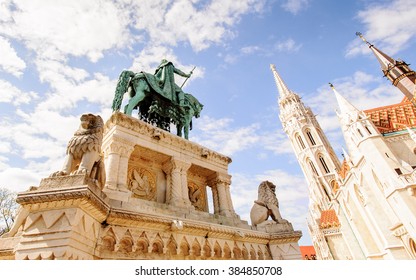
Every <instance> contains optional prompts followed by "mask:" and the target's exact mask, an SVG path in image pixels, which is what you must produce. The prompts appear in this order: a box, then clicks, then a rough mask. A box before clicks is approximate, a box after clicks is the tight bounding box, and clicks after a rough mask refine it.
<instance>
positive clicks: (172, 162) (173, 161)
mask: <svg viewBox="0 0 416 280" xmlns="http://www.w3.org/2000/svg"><path fill="white" fill-rule="evenodd" d="M190 167H191V163H189V162H187V161H184V160H182V159H178V158H175V157H171V158H170V159H169V160H167V161H166V162H165V163H163V166H162V169H163V171H164V172H165V173H171V172H172V170H180V171H187V170H188V169H189V168H190Z"/></svg>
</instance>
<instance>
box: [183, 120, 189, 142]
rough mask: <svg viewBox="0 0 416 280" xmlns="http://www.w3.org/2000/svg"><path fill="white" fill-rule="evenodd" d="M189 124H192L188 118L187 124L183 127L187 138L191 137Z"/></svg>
mask: <svg viewBox="0 0 416 280" xmlns="http://www.w3.org/2000/svg"><path fill="white" fill-rule="evenodd" d="M189 124H190V122H188V120H187V121H186V124H185V126H184V127H183V136H184V137H185V139H187V140H188V139H189Z"/></svg>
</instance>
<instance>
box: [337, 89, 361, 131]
mask: <svg viewBox="0 0 416 280" xmlns="http://www.w3.org/2000/svg"><path fill="white" fill-rule="evenodd" d="M329 86H330V87H331V89H332V90H333V91H334V93H335V98H336V99H337V103H338V107H339V112H338V116H339V118H340V119H341V121H342V122H343V123H344V124H346V123H349V122H351V121H356V120H358V119H359V118H360V116H361V117H363V116H362V115H363V113H362V112H361V111H360V110H358V109H357V108H355V106H354V105H352V104H351V103H350V102H348V101H347V100H346V99H345V98H344V97H343V96H342V95H341V94H339V93H338V91H337V90H336V89H335V87H334V85H333V84H331V83H329Z"/></svg>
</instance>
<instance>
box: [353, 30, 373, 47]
mask: <svg viewBox="0 0 416 280" xmlns="http://www.w3.org/2000/svg"><path fill="white" fill-rule="evenodd" d="M355 35H357V36H358V37H360V38H361V40H363V41H364V43H366V44H367V45H368V46H369V47H371V46H372V45H371V44H370V43H369V42H368V41H367V40H366V39H365V38H364V36H363V34H362V33H361V32H355Z"/></svg>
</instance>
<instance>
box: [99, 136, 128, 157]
mask: <svg viewBox="0 0 416 280" xmlns="http://www.w3.org/2000/svg"><path fill="white" fill-rule="evenodd" d="M103 151H104V154H106V155H109V154H119V155H120V156H122V157H129V156H130V154H131V153H132V152H133V151H134V143H132V142H129V141H126V140H125V139H122V138H119V137H113V138H112V141H111V142H110V143H108V144H104V145H103Z"/></svg>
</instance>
